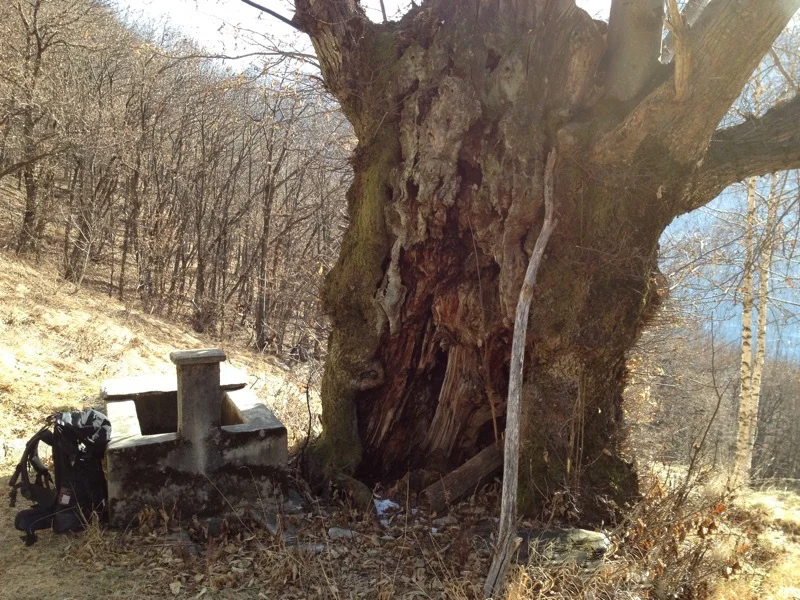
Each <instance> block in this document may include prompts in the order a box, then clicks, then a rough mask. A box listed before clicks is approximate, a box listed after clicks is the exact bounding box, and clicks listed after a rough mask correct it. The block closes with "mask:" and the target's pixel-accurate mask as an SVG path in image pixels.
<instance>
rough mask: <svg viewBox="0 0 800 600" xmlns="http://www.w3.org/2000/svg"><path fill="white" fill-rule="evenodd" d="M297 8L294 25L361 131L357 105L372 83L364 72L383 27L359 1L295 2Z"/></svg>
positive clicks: (331, 90)
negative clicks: (305, 35) (307, 39)
mask: <svg viewBox="0 0 800 600" xmlns="http://www.w3.org/2000/svg"><path fill="white" fill-rule="evenodd" d="M294 5H295V15H294V22H295V23H296V24H297V25H298V26H299V27H300V28H301V29H302V30H303V31H305V32H306V33H308V35H309V36H310V37H311V41H312V43H313V44H314V49H315V50H316V53H317V57H318V58H319V62H320V67H321V70H322V76H323V79H324V81H325V85H326V86H327V87H328V89H329V90H330V92H331V93H332V94H333V95H334V96H336V98H337V99H338V100H339V102H340V104H341V105H342V108H343V109H344V112H345V114H346V115H347V117H348V119H350V121H351V122H352V123H353V126H354V127H356V130H357V131H358V128H359V122H358V121H359V111H358V110H357V109H356V107H355V106H354V104H356V103H358V102H359V98H361V97H362V95H363V92H364V90H365V89H366V86H367V85H368V84H369V83H370V80H371V79H372V77H371V74H369V73H365V72H364V69H365V65H366V64H367V63H369V62H370V61H371V59H372V56H371V53H373V52H374V42H375V37H376V33H377V30H378V28H380V26H379V25H373V24H372V23H370V21H369V19H368V18H367V16H366V14H365V13H364V10H363V9H362V8H361V6H360V3H359V1H358V0H324V1H322V0H295V3H294Z"/></svg>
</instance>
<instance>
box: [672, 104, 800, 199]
mask: <svg viewBox="0 0 800 600" xmlns="http://www.w3.org/2000/svg"><path fill="white" fill-rule="evenodd" d="M796 168H800V95H798V96H795V97H794V98H793V99H791V100H789V101H788V102H784V103H782V104H778V105H777V106H774V107H773V108H771V109H770V110H768V111H767V112H766V114H765V115H764V116H763V117H761V118H758V119H756V118H753V119H747V120H746V121H745V122H744V123H741V124H740V125H736V126H734V127H729V128H727V129H721V130H719V131H717V132H716V133H715V134H714V136H713V137H712V138H711V145H710V147H709V150H708V153H707V154H706V158H705V159H704V161H703V164H702V166H701V167H700V168H698V169H697V171H696V173H695V176H694V178H693V184H691V187H690V190H689V194H688V195H687V198H688V204H687V206H686V207H685V210H686V211H689V210H693V209H695V208H698V207H700V206H702V205H703V204H705V203H707V202H709V201H710V200H711V199H713V198H715V197H716V196H717V195H718V194H719V193H720V192H721V191H722V190H724V189H725V188H726V187H728V186H729V185H731V184H733V183H736V182H737V181H742V180H744V179H747V178H748V177H752V176H757V175H764V174H767V173H773V172H775V171H782V170H786V169H796Z"/></svg>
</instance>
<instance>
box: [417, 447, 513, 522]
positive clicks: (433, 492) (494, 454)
mask: <svg viewBox="0 0 800 600" xmlns="http://www.w3.org/2000/svg"><path fill="white" fill-rule="evenodd" d="M502 464H503V452H502V451H501V450H500V448H498V447H497V446H495V445H494V444H492V445H491V446H487V447H486V448H484V449H483V450H481V451H480V452H478V453H477V454H476V455H475V456H473V457H472V458H470V459H469V460H468V461H467V462H465V463H464V464H463V465H461V466H460V467H458V468H457V469H456V470H455V471H453V472H452V473H448V474H447V475H445V476H444V477H443V478H442V479H440V480H439V481H437V482H436V483H434V484H432V485H429V486H428V487H426V488H425V489H424V490H422V494H421V496H422V497H423V498H424V499H425V502H426V503H427V505H428V509H429V510H430V511H431V512H437V513H440V512H442V511H443V510H444V509H445V508H447V505H448V504H452V503H454V502H458V501H459V500H461V498H463V497H464V496H466V495H467V494H468V493H469V492H470V491H471V490H473V489H475V486H476V485H478V483H479V482H480V480H481V479H483V478H484V477H488V476H489V475H491V474H492V473H494V472H495V471H496V470H497V469H499V468H500V467H501V466H502Z"/></svg>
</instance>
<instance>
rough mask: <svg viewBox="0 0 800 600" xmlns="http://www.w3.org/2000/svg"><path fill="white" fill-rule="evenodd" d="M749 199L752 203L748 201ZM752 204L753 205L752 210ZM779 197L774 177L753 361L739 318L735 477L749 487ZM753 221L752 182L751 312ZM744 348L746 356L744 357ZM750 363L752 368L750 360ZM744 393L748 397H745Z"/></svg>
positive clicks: (748, 298) (751, 193) (748, 239)
mask: <svg viewBox="0 0 800 600" xmlns="http://www.w3.org/2000/svg"><path fill="white" fill-rule="evenodd" d="M751 199H752V201H751ZM751 202H752V204H753V206H752V207H751ZM779 205H780V197H779V193H778V185H777V176H775V175H773V176H772V184H771V186H770V194H769V198H768V199H767V220H766V223H765V224H764V235H763V237H762V239H761V248H760V252H759V259H758V289H757V300H758V304H757V311H758V322H757V325H756V353H755V359H753V358H752V355H753V350H752V343H751V342H752V332H750V331H749V329H750V327H751V325H752V323H751V318H747V319H746V321H747V327H748V332H747V335H745V315H744V314H743V316H742V317H743V318H742V366H741V375H740V376H741V377H745V372H746V371H747V379H746V380H745V379H743V380H742V381H743V384H742V386H741V390H742V391H741V394H740V401H739V419H738V430H737V439H736V444H737V447H736V478H737V481H738V482H740V483H742V484H745V485H746V484H748V483H749V481H750V477H751V475H752V468H753V452H754V445H755V441H756V438H757V433H758V415H759V406H760V399H761V377H762V373H763V370H764V360H765V358H766V344H767V316H768V315H767V312H768V309H769V296H768V292H769V276H770V268H771V267H772V256H773V252H774V229H775V227H776V219H777V215H778V207H779ZM755 221H756V211H755V183H754V182H753V181H752V180H751V181H750V182H749V183H748V215H747V231H746V233H745V244H746V250H745V254H746V257H745V260H746V262H747V264H748V265H750V266H748V267H746V270H745V278H744V281H743V284H742V285H749V286H750V290H751V291H749V292H748V291H747V289H746V290H745V292H744V294H743V295H744V297H743V301H742V305H743V310H747V308H746V303H749V305H750V311H749V312H752V310H753V308H754V302H753V291H752V290H754V289H755V286H754V285H753V276H752V274H753V271H754V270H755V265H753V264H752V261H753V260H754V259H755V251H754V237H755V236H754V231H753V229H754V228H755V225H756V223H755ZM745 347H747V352H748V356H747V357H745ZM751 360H752V365H750V361H751ZM745 394H747V395H746V396H745Z"/></svg>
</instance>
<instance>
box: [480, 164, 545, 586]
mask: <svg viewBox="0 0 800 600" xmlns="http://www.w3.org/2000/svg"><path fill="white" fill-rule="evenodd" d="M555 165H556V150H555V149H553V150H552V151H551V152H550V154H549V156H548V157H547V166H546V167H545V173H544V203H545V204H544V205H545V217H544V223H543V225H542V231H541V233H539V238H538V239H537V240H536V245H535V246H534V248H533V254H531V259H530V262H529V263H528V269H527V271H526V272H525V280H524V281H523V283H522V289H521V290H520V293H519V301H518V302H517V315H516V318H515V321H514V337H513V340H512V343H511V367H510V373H509V381H508V405H507V407H506V431H505V438H506V439H505V448H504V458H505V460H504V467H503V495H502V499H501V507H500V529H499V532H498V534H497V545H496V547H495V554H494V559H493V560H492V566H491V567H490V569H489V575H488V577H487V578H486V583H485V584H484V586H483V593H484V595H485V596H486V597H487V598H491V597H499V594H500V593H501V592H502V590H503V587H504V585H505V578H506V573H507V572H508V566H509V564H510V563H511V558H512V556H513V554H514V551H515V550H516V548H517V545H518V544H519V541H518V538H517V483H518V479H519V476H518V473H519V432H520V392H521V390H522V368H523V363H524V359H525V342H526V338H527V332H528V315H529V314H530V310H531V300H532V299H533V289H534V286H535V285H536V273H537V272H538V270H539V265H540V264H541V262H542V256H543V255H544V249H545V247H546V246H547V242H548V240H549V239H550V234H552V233H553V229H555V226H556V224H557V223H558V221H556V220H554V219H553V212H554V210H553V171H554V169H555Z"/></svg>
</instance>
